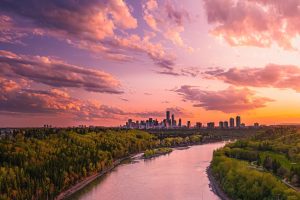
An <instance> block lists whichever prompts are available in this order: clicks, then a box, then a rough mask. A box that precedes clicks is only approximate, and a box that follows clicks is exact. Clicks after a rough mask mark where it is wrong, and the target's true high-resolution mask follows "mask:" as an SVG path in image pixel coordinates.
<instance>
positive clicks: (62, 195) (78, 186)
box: [54, 140, 231, 200]
mask: <svg viewBox="0 0 300 200" xmlns="http://www.w3.org/2000/svg"><path fill="white" fill-rule="evenodd" d="M222 141H226V140H207V141H203V142H201V143H194V144H190V145H185V146H174V147H170V148H172V149H177V148H185V149H188V148H189V147H191V146H196V145H203V144H209V143H216V142H222ZM185 149H183V150H185ZM179 150H180V149H179ZM141 153H142V152H139V153H136V154H133V155H130V156H127V157H124V158H121V159H118V160H116V161H115V162H114V164H113V166H111V167H109V168H107V169H105V170H103V171H101V172H98V173H95V174H93V175H90V176H88V177H86V178H84V179H82V180H81V181H79V182H77V183H76V184H75V185H72V186H70V187H69V188H68V189H66V190H64V191H62V192H60V193H59V194H58V195H57V196H56V197H55V198H54V200H64V199H66V198H68V197H70V196H71V195H73V194H75V193H76V192H78V191H80V190H81V189H83V188H84V187H86V186H87V185H88V184H90V183H91V182H93V181H95V180H96V179H97V178H99V177H102V176H104V175H105V174H107V173H109V172H111V171H112V170H113V169H114V168H116V167H118V166H119V165H120V164H121V163H122V162H123V161H124V160H127V159H130V158H134V157H135V156H137V155H139V154H141ZM225 200H231V199H225Z"/></svg>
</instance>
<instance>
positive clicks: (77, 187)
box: [55, 154, 137, 200]
mask: <svg viewBox="0 0 300 200" xmlns="http://www.w3.org/2000/svg"><path fill="white" fill-rule="evenodd" d="M135 155H137V154H134V155H131V156H127V157H125V158H121V159H118V160H116V161H115V162H114V164H113V166H111V167H109V168H107V169H105V170H102V171H101V172H99V173H96V174H93V175H91V176H88V177H86V178H84V179H83V180H81V181H79V182H78V183H76V184H75V185H73V186H71V187H70V188H69V189H67V190H65V191H63V192H61V193H60V194H59V195H58V196H57V197H56V198H55V200H63V199H66V198H68V197H70V196H71V195H72V194H74V193H76V192H78V191H79V190H81V189H83V188H84V187H86V186H87V185H88V184H90V183H91V182H93V181H94V180H96V179H97V178H99V177H101V176H103V175H105V174H107V173H109V172H111V171H112V170H113V169H114V168H116V167H117V166H118V165H120V164H121V163H122V162H123V161H125V160H127V159H130V158H133V157H134V156H135Z"/></svg>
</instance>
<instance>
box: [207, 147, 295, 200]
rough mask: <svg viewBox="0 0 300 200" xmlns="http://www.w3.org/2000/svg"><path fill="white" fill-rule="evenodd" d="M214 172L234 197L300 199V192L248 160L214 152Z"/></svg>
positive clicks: (224, 187)
mask: <svg viewBox="0 0 300 200" xmlns="http://www.w3.org/2000/svg"><path fill="white" fill-rule="evenodd" d="M212 172H213V174H214V176H215V177H216V178H217V179H218V180H219V182H220V184H221V186H222V188H223V190H224V191H225V192H226V193H227V194H228V195H229V196H230V197H231V198H233V199H243V200H251V199H253V200H256V199H262V200H264V199H266V200H267V199H300V194H299V193H297V192H296V191H294V190H292V189H289V188H288V187H287V186H285V185H284V184H283V183H281V181H280V180H278V179H277V178H276V177H274V176H273V175H272V174H270V173H267V172H261V171H258V170H255V169H251V168H250V167H249V165H248V164H247V163H246V162H243V161H239V160H236V159H233V158H228V157H226V156H225V155H224V154H223V153H222V152H218V153H215V154H214V158H213V162H212Z"/></svg>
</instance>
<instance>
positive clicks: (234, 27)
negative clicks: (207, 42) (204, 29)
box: [204, 0, 300, 49]
mask: <svg viewBox="0 0 300 200" xmlns="http://www.w3.org/2000/svg"><path fill="white" fill-rule="evenodd" d="M299 6H300V2H299V1H298V0H288V1H282V0H274V1H268V0H263V1H261V0H237V1H236V0H204V7H205V10H206V13H207V20H208V23H210V24H213V25H215V27H214V28H213V29H212V31H211V32H212V34H213V35H216V36H221V37H223V38H224V39H225V40H226V41H227V42H228V43H229V44H230V45H233V46H241V45H245V46H258V47H270V46H271V45H272V44H274V43H275V44H277V45H278V46H280V47H282V48H284V49H294V48H295V46H294V45H293V44H292V40H293V39H294V38H296V37H297V36H299V33H300V28H299V25H300V10H299V9H298V8H299Z"/></svg>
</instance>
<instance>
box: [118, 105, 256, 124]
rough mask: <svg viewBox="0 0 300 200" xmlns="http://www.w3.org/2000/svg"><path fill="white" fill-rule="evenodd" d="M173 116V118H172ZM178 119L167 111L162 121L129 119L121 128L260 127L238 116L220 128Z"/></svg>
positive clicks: (212, 122) (231, 118) (222, 122)
mask: <svg viewBox="0 0 300 200" xmlns="http://www.w3.org/2000/svg"><path fill="white" fill-rule="evenodd" d="M170 116H172V117H170ZM176 119H177V118H176V117H175V114H174V113H171V112H170V111H169V110H167V111H166V116H165V118H162V119H157V118H156V119H154V118H152V117H151V116H149V118H148V119H143V120H134V119H128V121H127V122H126V124H123V125H120V127H121V128H128V129H180V128H188V129H189V128H198V129H200V128H216V127H217V128H221V129H223V128H225V129H228V128H245V127H259V123H258V122H255V123H253V124H251V125H250V124H247V125H246V124H245V123H242V120H241V116H239V115H237V116H236V118H235V119H234V118H233V117H230V118H229V119H228V120H225V121H219V126H216V125H215V124H216V123H215V122H214V121H210V122H207V124H206V125H205V124H204V123H202V122H200V121H195V122H194V123H193V122H191V121H190V120H189V119H186V123H185V124H184V123H182V122H184V121H183V120H182V118H181V117H180V116H179V117H178V123H177V120H176Z"/></svg>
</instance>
